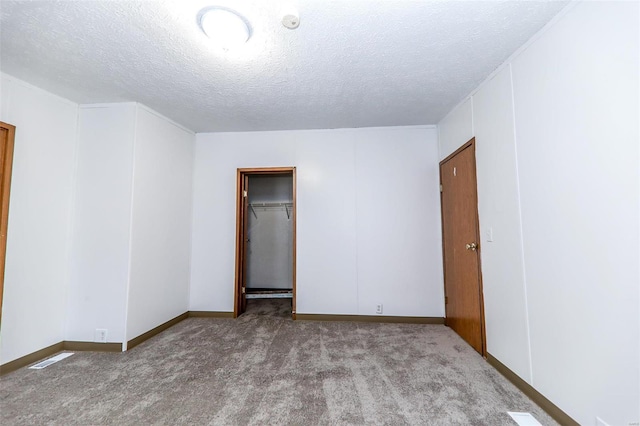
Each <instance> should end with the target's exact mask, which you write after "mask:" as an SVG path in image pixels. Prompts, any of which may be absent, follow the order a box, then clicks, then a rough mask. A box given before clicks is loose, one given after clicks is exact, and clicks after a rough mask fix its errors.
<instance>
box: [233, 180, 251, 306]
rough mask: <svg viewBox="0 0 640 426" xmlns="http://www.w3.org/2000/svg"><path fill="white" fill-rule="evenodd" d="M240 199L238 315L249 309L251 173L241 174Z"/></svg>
mask: <svg viewBox="0 0 640 426" xmlns="http://www.w3.org/2000/svg"><path fill="white" fill-rule="evenodd" d="M239 183H240V188H239V189H240V195H241V196H240V197H239V198H240V201H239V203H240V204H241V205H239V206H238V209H239V215H240V220H239V221H238V222H239V227H240V228H239V230H238V244H239V252H238V258H239V260H238V262H239V266H238V275H239V277H238V283H237V285H238V289H237V292H238V297H237V298H236V303H237V306H236V310H235V312H236V315H242V314H243V313H244V311H246V310H247V293H246V291H247V267H248V265H247V249H248V244H247V243H248V242H249V240H248V238H249V175H248V174H242V175H239Z"/></svg>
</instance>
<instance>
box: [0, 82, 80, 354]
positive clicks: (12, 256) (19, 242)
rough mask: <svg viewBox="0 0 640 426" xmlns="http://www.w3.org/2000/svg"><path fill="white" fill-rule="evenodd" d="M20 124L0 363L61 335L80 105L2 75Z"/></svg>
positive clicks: (7, 118) (6, 112)
mask: <svg viewBox="0 0 640 426" xmlns="http://www.w3.org/2000/svg"><path fill="white" fill-rule="evenodd" d="M0 87H1V88H2V90H1V93H0V97H1V101H0V104H1V105H2V110H1V115H0V119H1V120H2V121H4V122H7V123H10V124H13V125H15V126H16V139H15V152H14V158H13V176H12V181H11V198H10V207H9V228H8V234H7V257H6V269H5V281H4V298H3V309H2V329H1V332H2V334H1V337H0V345H1V348H0V363H1V364H4V363H7V362H10V361H12V360H14V359H16V358H19V357H21V356H24V355H27V354H29V353H32V352H34V351H37V350H40V349H42V348H44V347H47V346H49V345H52V344H55V343H58V342H60V341H62V340H63V336H64V315H65V309H64V307H65V306H66V296H67V293H66V292H67V284H66V283H67V265H68V253H69V241H70V217H71V216H70V215H71V209H72V193H73V174H74V163H75V155H76V144H75V143H76V124H77V115H78V106H77V105H76V104H74V103H72V102H69V101H67V100H65V99H62V98H59V97H57V96H54V95H52V94H50V93H48V92H45V91H43V90H41V89H38V88H36V87H33V86H30V85H28V84H26V83H23V82H21V81H20V80H18V79H15V78H13V77H9V76H7V75H4V74H2V75H0Z"/></svg>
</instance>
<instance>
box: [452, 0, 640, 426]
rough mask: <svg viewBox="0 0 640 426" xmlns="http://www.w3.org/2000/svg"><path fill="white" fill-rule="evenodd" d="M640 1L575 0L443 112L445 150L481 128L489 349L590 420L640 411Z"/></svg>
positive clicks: (625, 419) (632, 417)
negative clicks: (466, 99) (468, 96)
mask: <svg viewBox="0 0 640 426" xmlns="http://www.w3.org/2000/svg"><path fill="white" fill-rule="evenodd" d="M638 14H639V11H638V3H632V2H584V3H577V4H574V5H571V6H570V7H569V8H568V9H567V11H566V14H564V15H563V16H562V17H561V18H559V19H558V20H557V21H556V22H555V23H554V24H553V25H551V26H549V27H548V28H547V29H545V30H543V32H542V33H541V34H540V35H539V37H538V38H537V39H536V40H535V41H534V42H533V43H531V44H530V45H529V46H528V47H527V48H526V49H524V50H523V51H522V52H520V53H519V54H518V55H516V56H515V57H514V58H513V59H512V60H511V61H510V62H509V63H508V64H507V65H506V67H505V68H504V69H502V70H501V71H500V72H499V73H497V74H496V75H495V76H494V77H493V79H491V80H490V81H488V82H486V83H485V84H483V85H482V86H481V87H480V89H479V90H478V91H477V92H476V93H474V94H473V96H472V103H473V106H472V117H469V114H468V107H467V106H466V104H463V106H462V107H461V109H460V110H457V111H453V112H452V113H451V114H450V115H449V116H448V117H447V119H446V120H443V122H441V123H440V134H441V135H443V134H445V135H452V134H460V135H461V136H460V137H459V138H458V140H457V141H455V142H448V143H446V144H445V143H443V144H442V145H441V152H440V157H441V158H444V157H445V156H447V155H448V154H449V153H450V152H451V151H452V150H454V149H455V148H456V147H457V146H460V145H461V144H463V143H464V142H465V141H466V139H468V136H469V135H468V134H467V133H468V129H469V128H472V129H474V130H475V136H476V142H477V162H478V195H479V212H480V226H481V232H482V235H483V245H482V252H481V256H482V269H483V278H484V279H483V282H484V289H485V308H486V322H487V324H486V326H487V345H488V351H489V353H491V354H492V355H494V356H495V357H496V358H498V359H499V360H501V361H502V362H503V363H505V364H506V365H507V366H508V367H509V368H511V369H512V370H513V371H515V372H516V373H517V374H519V375H520V376H521V377H522V378H523V379H525V380H527V381H528V382H529V383H531V384H532V385H533V387H535V388H536V389H537V390H538V391H540V392H541V393H542V394H544V395H545V396H546V397H547V398H549V399H550V400H551V401H552V402H554V403H555V404H556V405H558V406H559V407H560V408H561V409H562V410H564V411H565V412H566V413H567V414H569V415H570V416H572V417H573V418H574V419H575V420H576V421H578V422H579V423H581V424H595V418H596V416H599V417H600V418H601V419H602V420H604V421H605V422H607V423H608V424H611V425H618V424H620V425H622V424H631V423H633V422H638V420H639V412H640V406H639V401H640V394H639V388H640V383H639V374H640V372H639V371H638V370H639V364H638V359H639V357H640V351H639V341H640V330H639V324H638V318H639V317H640V310H639V294H638V292H639V285H638V283H639V282H640V273H639V270H638V267H639V266H638V258H639V255H640V253H639V241H638V240H639V238H638V233H639V229H638V227H639V218H640V214H639V208H638V206H639V201H640V200H639V197H640V195H639V194H640V188H639V183H638V176H639V169H640V167H639V164H638V146H639V139H640V137H639V127H638V124H639V123H638V120H639V118H638V117H639V116H640V109H639V106H638V90H639V83H638V76H639V73H640V70H639V68H638V54H639V44H638V40H639V37H638V35H639V34H638V32H639V29H638V22H639V20H638ZM451 126H461V129H452V128H450V127H451ZM490 228H492V229H493V239H494V241H493V242H488V241H487V238H486V237H487V235H486V232H487V231H488V230H489V229H490Z"/></svg>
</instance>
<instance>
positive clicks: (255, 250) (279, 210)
mask: <svg viewBox="0 0 640 426" xmlns="http://www.w3.org/2000/svg"><path fill="white" fill-rule="evenodd" d="M295 177H296V175H295V167H277V168H255V169H238V175H237V215H236V280H235V287H234V289H235V304H234V317H237V316H239V315H242V314H243V313H244V312H251V313H254V314H258V315H272V316H287V317H289V316H291V318H293V319H295V317H296V309H295V306H296V285H295V284H296V196H295V194H296V179H295Z"/></svg>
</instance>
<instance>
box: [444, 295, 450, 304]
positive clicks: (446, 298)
mask: <svg viewBox="0 0 640 426" xmlns="http://www.w3.org/2000/svg"><path fill="white" fill-rule="evenodd" d="M444 304H445V305H448V304H449V298H448V297H447V296H445V297H444Z"/></svg>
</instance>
